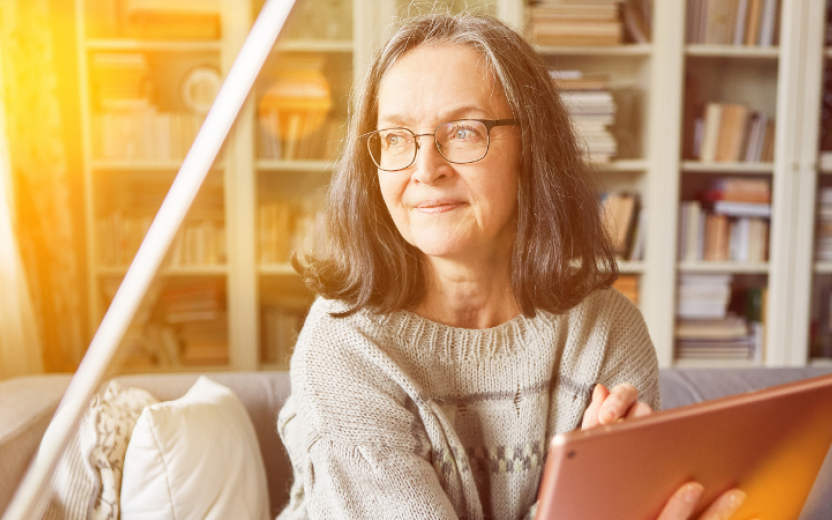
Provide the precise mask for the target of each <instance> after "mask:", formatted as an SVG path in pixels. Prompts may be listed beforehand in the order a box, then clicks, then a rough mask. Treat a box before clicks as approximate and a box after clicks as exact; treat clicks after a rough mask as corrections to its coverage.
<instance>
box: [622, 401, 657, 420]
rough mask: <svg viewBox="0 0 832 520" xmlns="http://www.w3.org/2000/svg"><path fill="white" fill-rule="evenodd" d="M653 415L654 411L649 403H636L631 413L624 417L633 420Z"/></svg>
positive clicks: (631, 408)
mask: <svg viewBox="0 0 832 520" xmlns="http://www.w3.org/2000/svg"><path fill="white" fill-rule="evenodd" d="M651 413H653V409H652V408H651V407H650V405H649V404H647V403H636V404H634V405H633V406H631V407H630V411H628V412H627V415H626V416H624V418H625V419H633V418H635V417H644V416H647V415H650V414H651Z"/></svg>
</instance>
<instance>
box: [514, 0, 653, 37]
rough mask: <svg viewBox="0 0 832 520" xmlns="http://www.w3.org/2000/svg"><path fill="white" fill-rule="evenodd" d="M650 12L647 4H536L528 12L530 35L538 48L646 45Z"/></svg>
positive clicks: (563, 0)
mask: <svg viewBox="0 0 832 520" xmlns="http://www.w3.org/2000/svg"><path fill="white" fill-rule="evenodd" d="M651 10H652V5H651V3H650V2H649V1H648V0H624V1H623V2H621V0H594V1H592V2H581V1H579V0H537V1H535V2H533V3H532V5H531V6H530V9H529V17H528V27H529V34H530V35H531V37H532V38H533V39H534V40H535V41H536V42H537V43H539V44H541V45H563V46H580V45H589V46H596V45H599V46H600V45H618V44H621V43H624V41H625V40H628V41H631V42H637V43H647V42H649V41H650V32H651V28H650V19H651Z"/></svg>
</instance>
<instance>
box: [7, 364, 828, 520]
mask: <svg viewBox="0 0 832 520" xmlns="http://www.w3.org/2000/svg"><path fill="white" fill-rule="evenodd" d="M830 372H832V368H794V369H792V368H783V369H722V370H663V371H662V372H661V376H660V384H661V392H662V401H663V407H664V408H665V409H669V408H675V407H677V406H683V405H686V404H691V403H695V402H699V401H703V400H708V399H715V398H717V397H722V396H725V395H731V394H737V393H741V392H746V391H749V390H755V389H759V388H764V387H767V386H771V385H775V384H780V383H785V382H789V381H794V380H797V379H803V378H806V377H813V376H819V375H823V374H827V373H830ZM197 377H198V374H186V373H180V374H161V375H132V376H123V377H119V378H118V380H119V381H120V382H121V383H122V384H123V385H125V386H138V387H141V388H145V389H147V390H149V391H150V392H152V393H153V394H154V395H155V396H156V397H158V398H159V399H161V400H170V399H176V398H179V397H181V396H182V395H184V394H185V392H186V391H187V390H188V388H190V386H191V385H192V384H193V383H194V382H195V381H196V379H197ZM210 377H211V378H212V379H214V380H216V381H217V382H219V383H221V384H223V385H226V386H228V387H230V388H231V389H232V390H234V392H236V393H237V395H238V396H239V397H240V400H241V401H242V402H243V404H244V405H245V406H246V409H247V410H248V412H249V415H250V416H251V419H252V421H253V422H254V426H255V429H256V430H257V436H258V438H259V440H260V450H261V452H262V454H263V459H264V462H265V466H266V472H267V474H268V479H269V492H270V495H271V504H272V510H273V512H274V513H275V514H276V513H277V512H278V511H279V510H280V508H281V507H282V505H283V504H284V503H285V501H286V499H287V496H288V487H289V484H290V482H291V468H290V466H289V463H288V461H287V459H286V456H285V452H284V450H283V446H282V444H281V443H280V439H279V438H278V436H277V432H276V429H275V419H276V417H277V412H278V410H279V409H280V407H281V406H282V405H283V401H284V399H285V398H286V396H287V395H288V393H289V381H288V377H287V374H286V373H285V372H256V373H228V372H225V373H215V374H210ZM68 382H69V376H66V375H48V376H36V377H26V378H17V379H11V380H7V381H2V382H0V466H1V467H2V472H1V473H0V512H2V511H4V510H5V509H6V507H7V505H8V503H9V501H10V500H11V496H12V494H13V493H14V489H15V487H16V485H17V483H18V482H19V480H20V478H21V477H22V475H23V472H24V471H25V469H26V465H27V464H28V462H29V460H30V459H31V458H32V456H33V454H34V452H35V449H36V448H37V445H38V443H39V442H40V439H41V437H42V436H43V432H44V431H45V429H46V426H47V425H48V424H49V419H50V418H51V416H52V414H53V413H54V411H55V408H56V406H57V404H58V401H59V399H60V397H61V395H62V393H63V392H64V390H65V389H66V386H67V384H68ZM830 420H832V404H830ZM800 519H801V520H829V519H832V451H830V455H829V456H827V458H826V462H825V463H824V466H823V468H822V469H821V473H820V476H819V477H818V480H817V482H816V483H815V487H814V489H813V490H812V493H811V495H810V496H809V500H808V502H807V504H806V507H805V509H804V511H803V514H802V515H801V517H800Z"/></svg>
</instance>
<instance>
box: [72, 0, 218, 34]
mask: <svg viewBox="0 0 832 520" xmlns="http://www.w3.org/2000/svg"><path fill="white" fill-rule="evenodd" d="M94 14H95V16H89V17H88V22H87V23H88V25H89V33H90V34H93V35H95V36H96V37H128V38H143V39H155V40H183V39H188V40H191V39H193V40H206V39H216V38H219V37H220V34H221V31H220V27H221V23H220V2H217V1H215V0H208V1H206V0H173V1H160V0H98V1H96V2H95V13H94Z"/></svg>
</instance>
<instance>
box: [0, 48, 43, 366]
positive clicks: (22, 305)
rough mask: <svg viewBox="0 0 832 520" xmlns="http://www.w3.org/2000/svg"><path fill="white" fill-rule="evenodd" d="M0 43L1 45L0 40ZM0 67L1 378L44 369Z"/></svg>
mask: <svg viewBox="0 0 832 520" xmlns="http://www.w3.org/2000/svg"><path fill="white" fill-rule="evenodd" d="M0 45H3V43H2V42H0ZM3 80H4V78H3V74H2V68H0V287H2V294H0V379H4V378H8V377H14V376H21V375H26V374H35V373H38V372H42V371H43V357H42V349H41V342H40V338H39V337H38V332H37V330H38V329H37V325H36V322H35V313H34V309H33V306H32V299H31V297H30V295H29V289H28V287H27V284H26V276H25V273H24V271H23V262H22V261H21V259H20V252H19V249H18V246H17V240H15V233H14V229H15V226H14V214H15V212H14V210H13V197H12V194H13V189H12V171H11V162H10V160H9V143H8V139H7V138H6V128H7V127H6V107H5V103H3V100H4V99H5V94H4V93H5V88H4V86H5V82H4V81H3Z"/></svg>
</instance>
